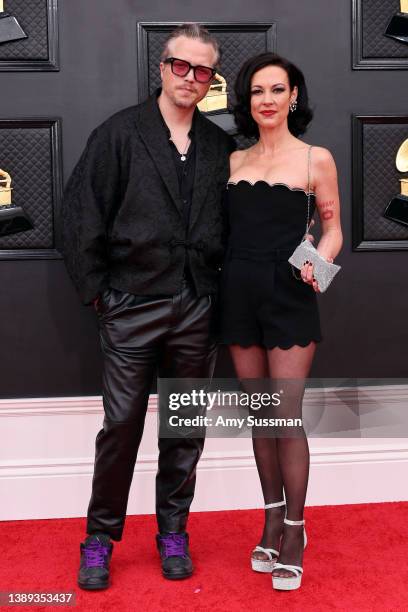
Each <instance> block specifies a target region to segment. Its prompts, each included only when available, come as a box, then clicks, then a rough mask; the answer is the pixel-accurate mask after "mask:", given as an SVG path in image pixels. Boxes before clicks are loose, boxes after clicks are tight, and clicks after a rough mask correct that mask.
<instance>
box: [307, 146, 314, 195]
mask: <svg viewBox="0 0 408 612" xmlns="http://www.w3.org/2000/svg"><path fill="white" fill-rule="evenodd" d="M312 147H313V145H310V147H309V149H308V151H307V193H308V194H309V193H310V174H311V172H310V168H311V151H312Z"/></svg>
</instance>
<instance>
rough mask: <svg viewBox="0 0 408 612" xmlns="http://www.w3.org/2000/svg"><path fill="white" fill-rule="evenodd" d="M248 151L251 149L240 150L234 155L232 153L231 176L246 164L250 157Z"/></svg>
mask: <svg viewBox="0 0 408 612" xmlns="http://www.w3.org/2000/svg"><path fill="white" fill-rule="evenodd" d="M248 151H249V149H238V150H237V151H234V152H233V153H231V155H230V168H231V174H232V173H233V172H235V170H237V169H238V168H239V167H240V166H242V164H243V163H244V161H245V159H246V157H247V155H248Z"/></svg>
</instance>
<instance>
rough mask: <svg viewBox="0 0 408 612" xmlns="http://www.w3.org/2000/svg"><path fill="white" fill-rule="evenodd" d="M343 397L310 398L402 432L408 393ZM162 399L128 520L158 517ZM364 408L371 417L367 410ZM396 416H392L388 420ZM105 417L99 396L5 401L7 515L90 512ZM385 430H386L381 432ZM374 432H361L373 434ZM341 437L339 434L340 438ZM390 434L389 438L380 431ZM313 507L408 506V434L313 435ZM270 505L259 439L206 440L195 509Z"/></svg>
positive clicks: (0, 456) (2, 477) (1, 481)
mask: <svg viewBox="0 0 408 612" xmlns="http://www.w3.org/2000/svg"><path fill="white" fill-rule="evenodd" d="M345 393H346V395H347V401H346V402H345V403H344V397H343V398H341V400H339V395H338V394H332V395H330V392H327V390H325V391H323V390H320V391H318V390H312V391H309V392H306V396H305V402H304V405H305V407H307V405H309V407H310V406H313V407H314V408H316V407H317V409H319V401H320V402H321V403H322V402H323V399H324V404H325V406H326V407H327V405H328V403H329V404H330V405H331V408H332V409H334V410H337V411H338V414H340V415H341V416H342V418H343V421H344V416H345V414H346V413H345V411H346V410H352V408H353V405H357V404H358V405H359V407H360V411H361V407H362V401H364V402H366V403H367V405H371V406H372V405H375V406H377V413H376V414H377V418H378V415H380V417H381V412H382V413H383V417H381V421H382V422H384V419H386V418H389V423H390V432H391V433H390V436H395V435H396V433H397V432H398V418H397V417H396V414H397V412H398V410H397V409H400V410H401V409H404V410H405V407H406V406H407V398H408V387H407V388H405V387H403V386H399V387H393V388H392V389H390V388H389V387H387V388H385V387H384V388H380V387H372V388H370V389H368V390H367V388H366V389H364V393H363V394H362V393H361V390H358V389H348V390H346V391H345ZM156 404H157V398H156V397H155V396H151V398H150V403H149V410H148V414H147V419H146V428H145V433H144V438H143V441H142V444H141V447H140V451H139V458H138V462H137V465H136V469H135V475H134V480H133V485H132V490H131V495H130V500H129V507H128V512H129V514H139V513H152V512H154V475H155V472H156V467H157V451H156V448H157V442H156V440H157V433H156V416H157V414H156ZM363 412H364V411H363ZM387 415H388V416H387ZM102 417H103V411H102V402H101V398H100V397H85V398H78V397H74V398H46V399H26V400H24V399H23V400H2V401H0V499H1V500H2V502H1V505H0V519H1V520H16V519H30V518H55V517H76V516H84V515H85V514H86V509H87V505H88V501H89V496H90V487H91V478H92V472H93V462H94V442H95V436H96V434H97V432H98V430H99V429H100V427H101V423H102ZM383 431H384V428H382V432H383ZM372 433H373V432H372V429H370V428H367V429H365V430H364V429H363V434H364V435H367V434H368V435H372ZM339 435H341V432H340V434H339ZM382 435H383V434H382ZM310 447H311V474H310V484H309V491H308V498H307V505H325V504H348V503H365V502H367V503H368V502H380V501H397V500H407V499H408V490H407V487H406V480H407V475H408V470H407V468H408V439H407V438H402V437H401V438H396V437H388V438H384V437H382V438H379V437H377V438H373V437H365V438H350V437H336V438H311V439H310ZM261 505H262V496H261V490H260V486H259V482H258V476H257V472H256V468H255V463H254V460H253V454H252V445H251V440H250V439H248V438H244V439H242V438H241V439H214V438H213V439H208V440H207V442H206V447H205V451H204V453H203V457H202V459H201V461H200V464H199V470H198V482H197V490H196V496H195V499H194V502H193V506H192V510H195V511H199V510H222V509H236V508H255V507H260V506H261Z"/></svg>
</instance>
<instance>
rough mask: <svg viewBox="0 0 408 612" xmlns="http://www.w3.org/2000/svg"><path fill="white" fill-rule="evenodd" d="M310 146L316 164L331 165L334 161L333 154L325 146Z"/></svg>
mask: <svg viewBox="0 0 408 612" xmlns="http://www.w3.org/2000/svg"><path fill="white" fill-rule="evenodd" d="M310 146H312V159H313V160H314V162H315V163H316V164H318V165H322V166H325V165H331V164H332V163H333V162H334V159H333V155H332V154H331V152H330V151H329V149H326V148H325V147H318V146H317V145H310Z"/></svg>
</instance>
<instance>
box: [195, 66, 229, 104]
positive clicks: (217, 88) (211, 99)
mask: <svg viewBox="0 0 408 612" xmlns="http://www.w3.org/2000/svg"><path fill="white" fill-rule="evenodd" d="M197 106H198V109H199V110H200V111H201V112H202V113H211V112H214V111H226V110H227V107H228V92H227V81H226V80H225V79H224V77H223V76H221V75H220V74H218V72H217V73H216V74H215V75H214V78H213V81H212V83H211V86H210V89H209V90H208V93H207V95H206V96H205V98H204V99H203V100H201V102H199V103H198V105H197Z"/></svg>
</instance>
